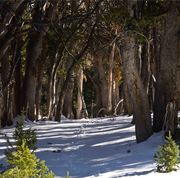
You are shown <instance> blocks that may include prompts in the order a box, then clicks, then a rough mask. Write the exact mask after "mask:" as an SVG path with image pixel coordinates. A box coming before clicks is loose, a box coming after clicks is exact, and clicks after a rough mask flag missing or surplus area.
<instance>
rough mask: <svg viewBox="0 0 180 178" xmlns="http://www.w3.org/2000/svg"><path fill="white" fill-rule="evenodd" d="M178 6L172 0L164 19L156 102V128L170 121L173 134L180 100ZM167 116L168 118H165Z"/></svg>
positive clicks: (169, 127) (159, 128) (179, 18)
mask: <svg viewBox="0 0 180 178" xmlns="http://www.w3.org/2000/svg"><path fill="white" fill-rule="evenodd" d="M177 6H178V3H177V2H176V1H174V2H172V6H171V8H170V10H169V11H168V13H167V14H166V17H165V19H164V31H163V34H162V37H161V50H160V62H159V73H158V78H157V82H156V93H155V103H154V130H155V131H156V132H157V131H160V130H161V129H162V126H163V124H165V122H166V123H168V125H167V126H166V127H167V128H166V130H170V131H171V133H172V134H175V128H176V125H175V123H177V109H173V108H177V107H176V105H177V103H178V102H179V101H178V98H177V97H176V96H177V94H178V92H179V91H178V86H177V81H176V80H177V77H176V76H177V67H178V53H179V50H180V49H179V47H178V33H179V31H180V16H179V14H178V11H177V10H176V8H177ZM172 103H173V107H172ZM165 115H166V117H165ZM165 118H166V120H164V119H165ZM167 120H168V121H167ZM172 125H173V126H172Z"/></svg>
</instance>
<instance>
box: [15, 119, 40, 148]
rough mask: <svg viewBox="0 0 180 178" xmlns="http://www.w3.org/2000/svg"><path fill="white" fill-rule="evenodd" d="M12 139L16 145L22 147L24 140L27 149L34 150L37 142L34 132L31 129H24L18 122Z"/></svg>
mask: <svg viewBox="0 0 180 178" xmlns="http://www.w3.org/2000/svg"><path fill="white" fill-rule="evenodd" d="M13 138H14V139H15V140H16V145H17V146H20V145H22V141H23V140H25V142H26V144H27V146H28V148H29V149H35V145H36V142H37V136H36V132H35V131H34V130H32V129H26V130H25V129H24V128H23V123H21V122H18V123H17V124H16V128H15V132H14V134H13Z"/></svg>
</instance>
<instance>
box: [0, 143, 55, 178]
mask: <svg viewBox="0 0 180 178" xmlns="http://www.w3.org/2000/svg"><path fill="white" fill-rule="evenodd" d="M7 162H8V163H9V164H10V167H11V168H10V169H8V170H6V171H5V172H4V173H3V174H2V175H0V178H53V177H54V174H53V173H52V172H51V171H49V169H48V167H47V166H46V165H45V162H44V161H40V160H39V159H38V158H37V157H36V155H35V154H34V153H32V152H31V151H30V149H29V148H28V146H27V143H26V141H25V140H22V144H21V145H19V146H18V147H17V150H16V151H14V152H12V154H10V155H9V157H7Z"/></svg>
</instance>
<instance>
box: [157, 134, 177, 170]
mask: <svg viewBox="0 0 180 178" xmlns="http://www.w3.org/2000/svg"><path fill="white" fill-rule="evenodd" d="M154 160H155V161H156V164H157V171H158V172H171V171H175V170H177V168H178V163H179V146H178V145H177V144H176V142H175V141H174V140H173V138H172V136H171V133H170V132H169V136H167V137H166V139H165V144H164V145H162V146H159V148H158V150H157V152H156V153H155V155H154Z"/></svg>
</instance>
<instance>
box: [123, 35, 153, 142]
mask: <svg viewBox="0 0 180 178" xmlns="http://www.w3.org/2000/svg"><path fill="white" fill-rule="evenodd" d="M135 51H136V43H135V40H134V38H133V37H130V36H129V35H127V36H125V40H123V43H122V48H121V53H122V60H123V77H124V82H125V83H126V85H127V87H128V90H129V89H130V88H131V92H130V99H131V101H132V104H133V117H134V121H135V130H136V140H137V142H142V141H144V140H146V139H147V138H149V137H150V136H151V135H152V124H151V116H150V110H149V103H148V97H147V93H146V90H145V88H144V87H143V84H142V81H141V78H140V76H139V73H138V69H137V65H136V57H135ZM129 91H130V90H129Z"/></svg>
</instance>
